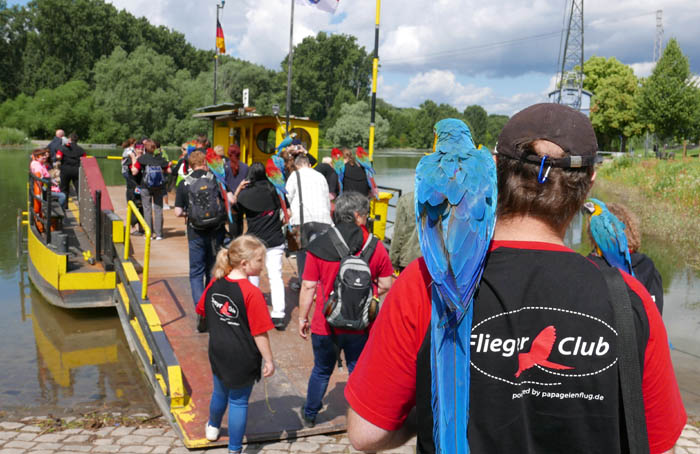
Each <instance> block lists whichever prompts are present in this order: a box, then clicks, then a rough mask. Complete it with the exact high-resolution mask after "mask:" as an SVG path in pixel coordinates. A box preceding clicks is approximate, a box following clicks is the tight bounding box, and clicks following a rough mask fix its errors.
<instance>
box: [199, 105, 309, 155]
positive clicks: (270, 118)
mask: <svg viewBox="0 0 700 454" xmlns="http://www.w3.org/2000/svg"><path fill="white" fill-rule="evenodd" d="M197 110H198V113H196V114H194V115H193V117H194V118H200V119H206V120H211V121H212V123H213V129H214V134H213V138H212V141H211V142H212V147H215V146H217V145H221V146H223V147H224V149H225V150H228V147H229V146H230V145H232V144H234V143H235V144H238V146H239V147H240V149H241V161H243V162H245V163H246V164H248V165H250V164H252V163H253V162H262V163H265V162H266V161H267V160H268V158H269V157H270V156H271V155H272V154H274V153H275V150H276V148H277V145H278V144H279V143H280V142H282V140H283V139H284V137H285V136H286V134H285V118H284V117H278V116H274V115H260V114H258V113H256V112H255V108H254V107H243V105H242V104H233V103H224V104H216V105H213V106H206V107H200V108H199V109H197ZM289 126H290V130H291V132H295V133H296V134H297V139H300V140H301V143H302V145H304V148H306V150H307V151H308V152H309V154H311V155H312V156H313V157H315V158H318V122H317V121H313V120H310V119H309V118H308V117H296V116H290V117H289Z"/></svg>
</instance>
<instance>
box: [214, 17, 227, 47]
mask: <svg viewBox="0 0 700 454" xmlns="http://www.w3.org/2000/svg"><path fill="white" fill-rule="evenodd" d="M216 48H217V49H218V51H219V53H220V54H225V53H226V43H224V29H223V28H221V23H219V20H218V19H217V20H216Z"/></svg>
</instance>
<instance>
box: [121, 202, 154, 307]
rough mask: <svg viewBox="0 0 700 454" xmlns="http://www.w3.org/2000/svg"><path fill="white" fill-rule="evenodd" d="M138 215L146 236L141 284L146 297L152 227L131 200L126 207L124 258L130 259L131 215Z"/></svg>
mask: <svg viewBox="0 0 700 454" xmlns="http://www.w3.org/2000/svg"><path fill="white" fill-rule="evenodd" d="M132 214H133V215H134V216H136V220H137V221H138V222H139V224H141V227H143V231H144V232H143V234H144V236H145V237H146V245H145V247H144V257H143V279H142V280H143V283H142V284H141V299H146V295H147V294H148V271H149V267H150V257H151V228H150V227H149V226H148V223H147V222H146V220H145V219H144V218H143V216H141V213H140V212H139V209H138V207H137V206H136V204H135V203H134V202H133V201H131V200H130V201H129V203H128V204H127V209H126V224H125V225H124V260H129V244H130V241H131V216H132Z"/></svg>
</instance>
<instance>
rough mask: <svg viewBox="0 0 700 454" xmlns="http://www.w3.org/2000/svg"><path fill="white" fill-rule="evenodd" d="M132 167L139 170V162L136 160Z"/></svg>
mask: <svg viewBox="0 0 700 454" xmlns="http://www.w3.org/2000/svg"><path fill="white" fill-rule="evenodd" d="M132 167H133V168H135V169H136V170H141V163H140V162H138V161H136V162H135V163H134V165H133V166H132Z"/></svg>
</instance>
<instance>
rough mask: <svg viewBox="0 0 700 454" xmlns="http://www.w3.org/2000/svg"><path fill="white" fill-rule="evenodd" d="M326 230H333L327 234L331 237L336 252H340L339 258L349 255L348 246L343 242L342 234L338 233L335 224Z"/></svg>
mask: <svg viewBox="0 0 700 454" xmlns="http://www.w3.org/2000/svg"><path fill="white" fill-rule="evenodd" d="M328 231H329V232H331V231H332V232H333V233H332V234H330V235H328V236H329V238H330V239H331V242H332V243H333V247H335V250H336V252H338V254H340V259H341V260H342V259H343V258H344V257H347V256H348V255H350V248H349V247H348V245H347V243H346V242H345V239H343V235H341V234H340V231H339V230H338V229H337V228H336V227H335V226H332V227H331V228H330V229H328Z"/></svg>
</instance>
